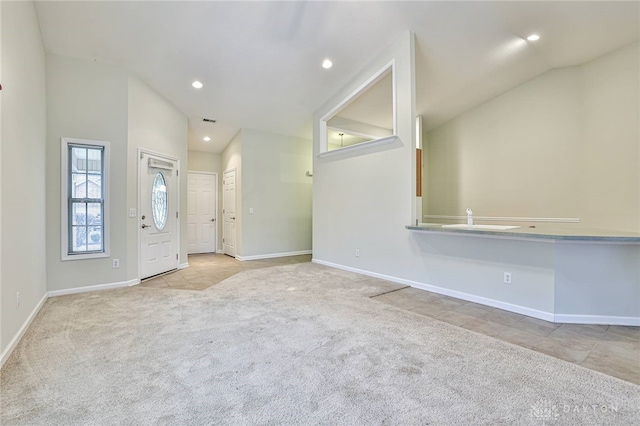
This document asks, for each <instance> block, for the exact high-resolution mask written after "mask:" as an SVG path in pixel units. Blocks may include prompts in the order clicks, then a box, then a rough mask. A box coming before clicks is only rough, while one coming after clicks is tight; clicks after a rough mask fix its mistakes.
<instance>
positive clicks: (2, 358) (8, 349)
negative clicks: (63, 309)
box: [0, 293, 49, 368]
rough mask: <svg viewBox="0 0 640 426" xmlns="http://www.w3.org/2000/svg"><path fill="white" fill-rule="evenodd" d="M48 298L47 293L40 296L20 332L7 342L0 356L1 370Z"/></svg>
mask: <svg viewBox="0 0 640 426" xmlns="http://www.w3.org/2000/svg"><path fill="white" fill-rule="evenodd" d="M48 298H49V293H45V294H44V296H42V299H40V301H39V302H38V304H37V305H36V306H35V308H33V310H32V311H31V313H30V314H29V316H28V317H27V320H26V321H25V322H24V324H22V327H20V330H18V332H17V333H16V335H15V336H13V339H11V341H10V342H9V345H7V347H6V348H5V350H4V351H2V355H0V368H2V366H3V365H4V363H5V362H6V361H7V360H8V359H9V357H10V356H11V353H12V352H13V350H14V349H15V348H16V346H18V342H20V339H22V336H24V333H26V332H27V329H28V328H29V326H30V325H31V322H32V321H33V319H34V318H35V317H36V315H38V312H40V309H41V308H42V305H44V302H46V300H47V299H48Z"/></svg>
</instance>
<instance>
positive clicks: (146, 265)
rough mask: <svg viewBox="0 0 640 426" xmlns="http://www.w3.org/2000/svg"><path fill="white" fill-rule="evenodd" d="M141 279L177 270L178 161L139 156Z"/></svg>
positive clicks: (144, 154)
mask: <svg viewBox="0 0 640 426" xmlns="http://www.w3.org/2000/svg"><path fill="white" fill-rule="evenodd" d="M139 173H140V222H139V223H140V227H141V229H140V279H144V278H147V277H150V276H153V275H157V274H161V273H163V272H167V271H171V270H173V269H177V268H178V265H179V260H178V167H177V161H175V160H169V159H167V158H164V157H160V156H156V155H151V154H148V153H146V152H141V155H140V166H139Z"/></svg>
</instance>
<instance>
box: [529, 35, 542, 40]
mask: <svg viewBox="0 0 640 426" xmlns="http://www.w3.org/2000/svg"><path fill="white" fill-rule="evenodd" d="M527 40H529V41H538V40H540V36H539V35H538V34H531V35H530V36H529V37H527Z"/></svg>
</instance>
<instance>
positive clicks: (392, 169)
mask: <svg viewBox="0 0 640 426" xmlns="http://www.w3.org/2000/svg"><path fill="white" fill-rule="evenodd" d="M394 58H395V61H396V69H395V73H396V91H397V97H398V98H397V108H398V109H397V117H398V122H397V126H396V129H397V135H398V137H399V139H400V141H401V142H399V143H396V144H394V145H393V146H390V147H389V146H387V147H384V148H383V149H367V150H365V151H360V152H358V153H356V154H353V155H345V154H337V151H334V152H336V154H335V155H332V156H331V157H326V158H319V157H318V156H317V154H318V153H319V152H320V140H319V127H318V122H319V119H320V117H322V116H323V115H325V114H326V113H327V112H328V111H329V110H331V109H332V108H333V107H334V106H335V105H337V104H338V103H340V102H341V101H342V100H343V99H345V98H346V97H347V96H348V95H349V94H351V93H353V92H354V91H355V90H356V89H357V88H358V87H359V86H360V85H361V84H362V82H364V81H366V80H367V79H368V78H369V77H371V76H372V75H374V74H375V73H376V72H377V71H379V70H380V69H382V67H383V66H385V65H386V64H387V63H388V62H389V61H390V60H392V59H394ZM414 120H415V76H414V40H413V34H409V33H407V34H405V35H403V36H402V37H401V38H400V39H399V40H397V41H396V42H394V44H393V45H391V46H390V47H388V48H387V49H385V50H384V51H383V52H382V53H381V54H380V55H378V56H377V57H376V58H375V59H373V60H372V62H371V63H370V64H369V65H368V66H366V67H365V68H364V69H363V70H362V72H361V73H359V74H358V76H357V78H355V79H354V80H353V81H352V82H351V83H350V84H348V85H347V86H346V87H345V88H343V89H342V90H341V91H340V92H339V93H337V94H336V95H334V96H332V97H331V98H330V99H329V100H328V101H327V102H326V103H325V104H324V105H323V106H322V107H321V108H320V109H319V110H317V111H316V112H315V113H314V141H313V142H314V143H313V145H314V159H313V172H314V175H313V257H314V259H317V260H322V261H325V262H330V263H334V264H339V265H343V266H348V267H353V268H357V269H361V270H366V271H371V272H379V273H385V274H388V275H394V276H405V275H406V274H407V262H408V260H409V259H408V255H409V254H410V253H411V250H412V248H411V247H410V240H409V238H410V234H409V233H408V232H407V231H405V230H404V227H405V226H406V225H408V224H410V223H412V218H413V216H415V213H414V212H415V208H414V205H415V195H414V194H415V178H414V170H413V169H412V167H415V152H414V151H415V145H414V135H415V122H414ZM355 249H359V250H360V257H356V256H355Z"/></svg>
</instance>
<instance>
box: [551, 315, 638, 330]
mask: <svg viewBox="0 0 640 426" xmlns="http://www.w3.org/2000/svg"><path fill="white" fill-rule="evenodd" d="M555 322H561V323H567V324H601V325H631V326H636V327H638V326H640V318H638V317H620V316H613V315H573V314H556V315H555Z"/></svg>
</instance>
